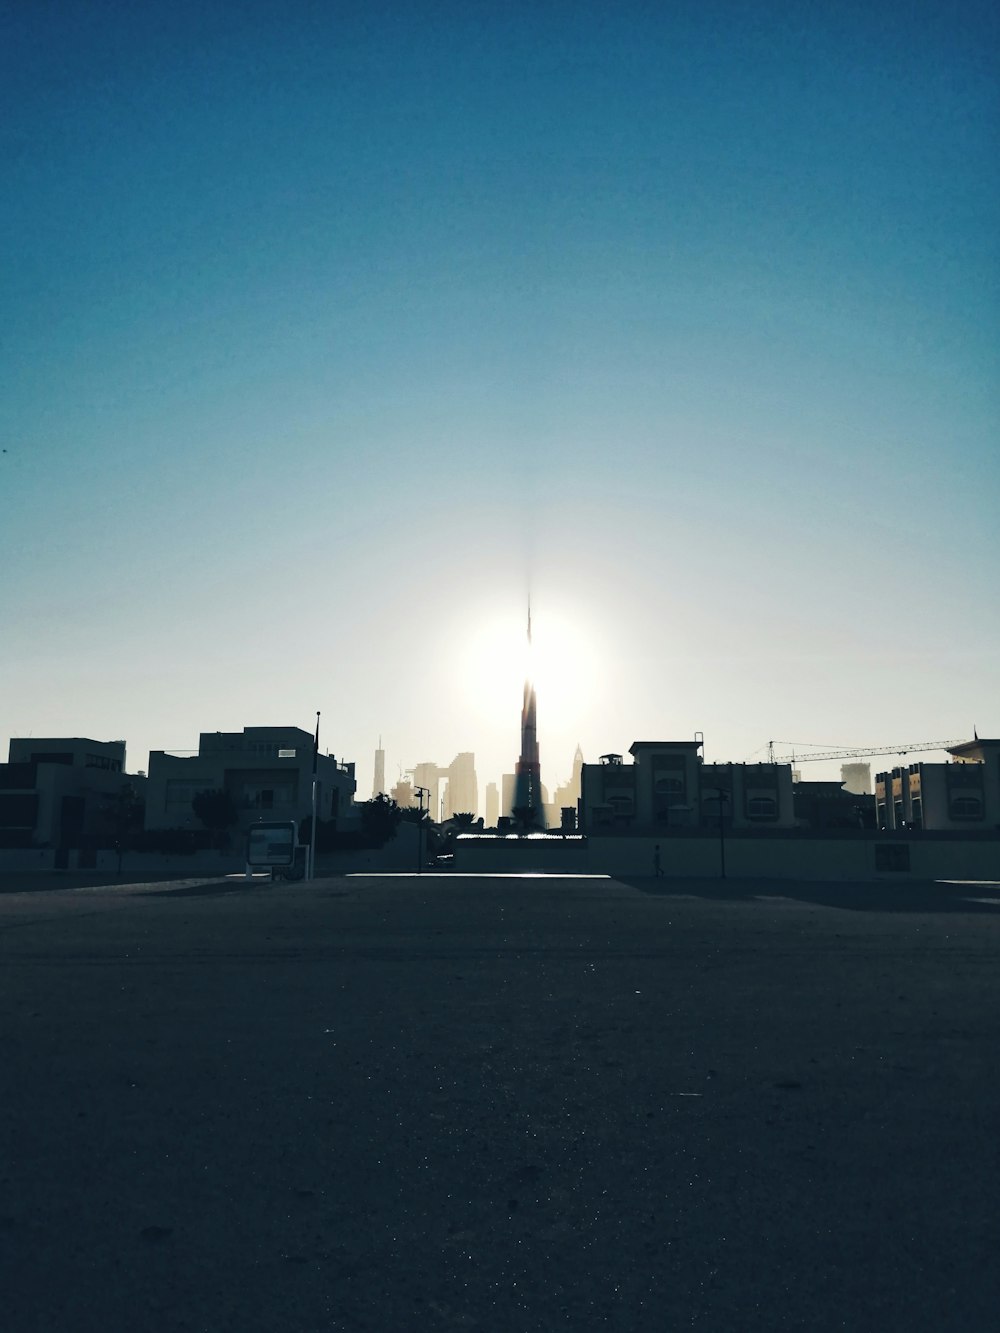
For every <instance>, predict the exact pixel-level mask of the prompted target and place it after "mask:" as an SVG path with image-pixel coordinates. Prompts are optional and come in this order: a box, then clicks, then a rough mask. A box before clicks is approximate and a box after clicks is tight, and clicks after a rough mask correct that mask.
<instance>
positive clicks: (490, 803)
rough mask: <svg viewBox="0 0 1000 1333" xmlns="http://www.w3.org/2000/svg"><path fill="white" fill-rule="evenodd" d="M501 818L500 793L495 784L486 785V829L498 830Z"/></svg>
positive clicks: (488, 783)
mask: <svg viewBox="0 0 1000 1333" xmlns="http://www.w3.org/2000/svg"><path fill="white" fill-rule="evenodd" d="M499 818H500V793H499V792H498V791H497V784H496V783H495V782H487V784H486V819H485V823H486V827H487V828H496V826H497V820H498V819H499Z"/></svg>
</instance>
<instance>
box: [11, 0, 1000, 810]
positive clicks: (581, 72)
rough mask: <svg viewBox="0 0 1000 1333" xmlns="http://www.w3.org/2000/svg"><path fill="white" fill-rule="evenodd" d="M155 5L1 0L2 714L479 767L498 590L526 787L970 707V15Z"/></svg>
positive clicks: (974, 315) (507, 718)
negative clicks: (638, 755)
mask: <svg viewBox="0 0 1000 1333" xmlns="http://www.w3.org/2000/svg"><path fill="white" fill-rule="evenodd" d="M138 11H139V12H136V7H133V6H130V5H124V4H121V5H119V4H114V3H105V4H98V5H93V4H87V5H83V4H80V5H72V4H65V3H60V4H50V5H46V4H44V3H42V4H33V5H31V6H23V7H21V8H20V10H19V11H18V12H16V13H14V14H13V15H11V14H10V13H8V15H7V17H6V19H5V20H4V29H5V31H4V34H3V41H2V42H0V51H2V54H0V63H2V68H0V85H2V88H3V92H2V93H0V96H2V98H3V106H2V111H3V115H2V126H3V128H2V130H0V162H2V181H0V185H2V191H0V193H2V197H3V200H4V203H3V208H2V210H0V242H2V245H3V253H4V254H5V256H6V258H7V262H6V263H5V264H4V265H3V271H2V274H0V316H2V321H0V330H2V333H0V336H2V348H3V356H2V358H0V404H2V406H0V431H2V439H3V447H4V448H6V449H7V453H6V454H5V455H0V463H2V465H3V466H2V473H0V558H2V567H3V570H4V578H3V580H2V583H0V614H2V624H3V641H4V651H3V654H2V657H0V736H3V735H10V734H13V735H20V734H24V733H26V732H28V731H33V732H34V734H36V735H41V734H67V733H72V734H86V735H93V736H96V737H98V738H108V737H111V736H119V735H123V736H125V737H126V739H127V740H128V742H129V747H130V752H129V758H130V764H131V766H132V767H144V766H145V759H146V753H147V752H148V750H149V748H151V747H154V748H160V747H164V748H188V747H190V746H194V745H195V744H196V743H197V733H198V731H199V730H209V729H212V730H214V729H217V728H230V727H240V726H243V725H247V724H251V725H252V724H255V723H258V724H259V723H272V722H284V721H289V722H298V723H301V724H302V725H307V726H308V725H309V723H310V719H311V718H312V716H313V715H314V713H315V710H316V708H321V709H322V710H323V714H324V719H325V723H324V726H325V740H326V741H327V743H328V744H329V747H330V749H331V750H333V751H334V752H336V753H338V754H343V755H345V756H346V757H348V758H354V759H356V760H357V761H358V764H359V774H360V784H359V785H360V787H361V789H362V794H364V795H367V794H368V784H370V773H371V751H372V749H373V748H374V745H375V743H376V741H377V738H378V735H379V733H381V734H382V736H383V738H384V743H385V746H386V750H387V765H388V772H389V774H390V776H395V773H396V771H397V769H398V767H399V766H402V767H404V768H405V767H408V766H410V765H412V764H413V763H415V762H417V761H420V760H423V759H428V758H432V759H437V760H438V761H439V762H441V763H447V762H448V761H449V760H450V759H451V757H452V756H453V754H454V753H455V752H456V751H457V750H462V749H472V750H475V751H476V754H477V758H478V761H479V762H478V767H479V772H480V780H481V782H482V783H485V782H486V781H489V780H499V776H500V773H501V772H503V771H504V770H505V769H509V768H510V766H511V764H512V762H513V759H514V758H515V757H516V746H517V716H518V708H519V692H520V685H519V681H518V680H517V679H516V676H515V673H514V672H513V671H511V670H506V668H505V669H504V670H503V671H501V670H500V669H499V668H498V667H497V663H496V661H495V656H496V654H495V653H494V654H493V655H492V657H491V662H490V663H489V664H484V663H482V662H477V660H476V659H475V654H474V653H473V654H472V656H471V657H470V652H469V644H470V643H476V642H481V641H483V642H485V641H488V642H490V643H492V644H494V645H495V644H496V642H497V639H496V633H495V631H496V627H497V626H498V625H499V626H503V627H504V629H503V632H504V633H507V632H508V630H509V633H510V635H511V636H513V637H516V635H517V633H518V632H519V631H518V630H517V629H516V628H515V626H519V625H520V622H521V607H522V606H523V603H524V599H525V594H526V589H527V588H528V586H529V585H530V586H531V588H532V589H533V597H534V605H535V616H536V626H537V627H538V630H539V634H542V633H543V629H544V627H545V625H546V623H548V625H549V627H550V631H551V636H550V637H551V638H552V641H553V645H554V649H555V652H556V653H557V654H558V652H559V651H561V652H562V653H563V655H564V658H565V663H564V667H563V670H564V679H563V680H562V681H561V683H560V681H559V679H558V677H555V678H553V680H552V681H551V682H550V687H549V688H550V696H551V694H553V693H558V694H559V698H558V699H554V698H551V697H550V699H549V700H546V699H545V698H544V697H543V698H541V699H540V701H539V727H540V738H541V744H542V759H543V777H544V778H545V780H546V781H548V782H550V783H552V782H554V781H555V780H557V779H559V778H562V777H564V776H566V774H567V773H568V771H569V765H570V762H571V758H572V752H573V748H574V746H575V744H576V742H577V740H580V741H581V742H582V743H583V747H584V751H585V753H586V754H587V755H588V757H594V756H596V754H598V753H600V752H601V751H604V750H613V749H619V750H623V749H627V747H628V745H629V744H630V743H631V742H632V741H633V740H635V739H639V738H659V737H669V736H686V735H689V734H690V733H691V732H693V731H694V730H695V729H700V730H703V731H704V732H705V734H706V739H707V742H708V753H709V757H710V758H732V759H742V758H744V757H745V756H746V755H747V754H749V753H751V752H752V751H754V750H755V749H756V748H757V747H759V746H760V745H762V744H764V743H765V742H766V741H767V740H768V739H769V738H771V737H781V736H790V737H791V738H792V739H795V740H798V741H818V742H822V743H825V744H828V743H836V744H845V745H846V744H864V743H871V744H875V743H885V744H889V743H895V742H897V741H911V740H919V739H923V738H930V739H937V738H942V739H943V738H950V737H958V736H962V735H965V734H967V733H968V732H969V731H970V730H971V727H972V725H973V723H975V724H976V725H978V727H979V730H980V734H985V733H987V732H992V733H993V734H997V733H998V732H1000V717H998V716H997V711H996V710H997V704H996V684H997V678H998V669H1000V616H998V610H997V607H998V598H997V595H996V588H997V586H998V574H1000V569H998V565H1000V560H998V539H997V522H996V513H997V501H998V498H1000V497H998V491H1000V486H998V481H1000V465H998V456H1000V450H998V443H997V441H998V424H1000V394H998V361H997V347H998V337H997V335H998V332H1000V330H998V309H1000V306H998V300H997V297H998V290H997V288H998V282H997V277H998V264H997V259H998V241H997V237H998V235H1000V229H998V221H1000V219H998V212H1000V209H998V202H1000V188H998V171H1000V167H998V163H1000V154H998V151H997V149H998V146H1000V145H998V126H1000V112H998V86H997V79H996V71H997V52H998V40H997V39H998V32H1000V22H998V20H997V18H996V17H995V15H994V13H993V8H992V7H991V6H987V5H985V4H983V5H978V4H967V3H958V4H956V5H951V6H943V5H920V4H911V5H906V6H904V5H887V4H878V3H875V4H871V5H860V4H858V5H841V6H836V7H834V8H833V11H832V12H831V13H829V14H827V15H815V14H813V13H812V12H811V11H808V10H807V9H805V8H803V7H802V6H800V5H791V4H789V5H784V6H782V5H771V6H768V5H763V6H758V7H757V8H756V9H755V10H752V11H751V10H750V9H749V8H748V7H744V6H736V5H733V4H727V5H712V4H697V5H695V4H691V5H675V6H670V7H667V6H653V5H629V4H625V5H619V6H614V7H612V6H598V5H588V4H573V5H570V4H533V5H523V6H518V5H513V6H510V5H508V6H503V7H500V6H495V7H491V6H469V5H457V4H455V5H446V4H440V5H421V6H404V5H400V4H385V5H382V6H381V7H380V6H377V5H375V6H373V5H370V4H366V5H364V6H362V5H337V4H303V3H300V4H295V3H291V4H284V5H281V6H280V7H279V6H278V5H271V4H248V5H240V6H235V5H229V6H213V5H211V4H200V5H197V6H196V5H193V4H192V5H186V4H183V3H181V4H175V5H172V6H170V7H169V9H168V8H167V7H163V9H162V11H161V12H153V11H152V8H151V7H149V8H148V9H147V7H138ZM491 626H492V628H490V627H491ZM484 627H485V628H484ZM484 634H485V639H484V638H483V636H484ZM491 635H492V636H493V637H490V636H491ZM513 660H517V652H516V645H515V647H514V648H512V661H513ZM470 671H472V672H474V673H475V675H476V679H475V680H473V681H470V680H469V679H468V676H469V673H470ZM817 775H818V770H817Z"/></svg>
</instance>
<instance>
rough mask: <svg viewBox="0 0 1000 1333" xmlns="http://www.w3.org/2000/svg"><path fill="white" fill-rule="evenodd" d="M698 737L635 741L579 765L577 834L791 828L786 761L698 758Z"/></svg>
mask: <svg viewBox="0 0 1000 1333" xmlns="http://www.w3.org/2000/svg"><path fill="white" fill-rule="evenodd" d="M701 748H702V741H701V740H700V739H695V740H690V741H687V740H685V741H636V742H635V743H634V744H633V745H632V746H631V747H630V748H629V754H630V755H632V757H633V762H632V763H631V764H626V763H625V762H624V760H623V757H622V756H621V755H620V754H613V753H612V754H605V755H602V756H601V760H600V763H598V764H584V765H583V766H582V769H581V775H580V776H581V796H580V829H581V831H582V832H584V833H601V832H607V833H611V832H621V831H623V830H628V831H632V832H656V833H669V832H671V831H672V830H679V829H693V828H700V829H705V828H718V826H719V823H720V821H721V822H722V823H723V824H724V825H725V826H726V827H727V828H732V829H752V828H794V826H795V813H794V807H793V801H792V770H791V768H790V766H789V765H788V764H706V763H704V761H703V759H702V756H701V754H700V753H699V751H700V750H701Z"/></svg>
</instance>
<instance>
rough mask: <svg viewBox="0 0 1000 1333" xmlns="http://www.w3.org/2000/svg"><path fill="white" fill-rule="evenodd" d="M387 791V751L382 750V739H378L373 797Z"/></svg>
mask: <svg viewBox="0 0 1000 1333" xmlns="http://www.w3.org/2000/svg"><path fill="white" fill-rule="evenodd" d="M384 791H385V751H384V750H383V749H382V737H381V736H380V737H379V738H378V749H377V750H376V751H375V781H374V782H373V783H372V795H373V796H381V795H382V794H383V792H384Z"/></svg>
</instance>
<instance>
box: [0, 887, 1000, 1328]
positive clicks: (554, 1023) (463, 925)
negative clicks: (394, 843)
mask: <svg viewBox="0 0 1000 1333" xmlns="http://www.w3.org/2000/svg"><path fill="white" fill-rule="evenodd" d="M653 889H657V890H658V891H657V892H653V891H652V890H653ZM765 891H766V892H770V893H777V892H778V891H779V890H778V889H774V890H765ZM780 892H781V893H782V894H786V895H787V894H789V893H790V894H791V895H792V896H790V897H765V896H760V895H761V893H762V886H761V885H760V884H756V885H752V886H742V887H741V886H740V885H738V884H737V885H732V884H730V885H718V884H716V885H712V884H704V883H699V884H693V885H688V886H684V885H674V886H668V885H667V884H666V883H665V882H664V881H662V880H661V881H659V882H658V883H654V882H652V881H647V882H645V883H643V884H640V883H638V882H637V883H636V884H635V885H632V886H630V885H626V884H622V883H618V882H614V881H611V880H583V879H580V880H572V879H562V880H558V879H503V878H496V879H488V880H487V879H460V878H450V879H449V878H427V879H424V880H422V881H418V880H416V879H412V878H411V879H364V880H363V879H346V880H327V881H321V882H318V883H317V884H314V885H311V886H301V885H300V886H296V885H276V886H274V887H270V886H266V887H265V886H262V885H260V884H255V885H253V886H251V887H244V886H243V885H242V884H241V883H238V882H237V883H234V882H229V883H225V884H214V885H213V884H188V885H181V886H176V885H175V886H162V887H159V888H157V887H155V886H146V887H141V886H137V887H125V888H117V889H109V890H101V889H89V890H79V891H68V892H56V893H45V894H35V895H28V894H25V895H19V894H14V895H6V896H3V897H0V951H2V955H0V957H2V981H0V1079H2V1123H0V1130H2V1133H0V1150H2V1160H0V1255H2V1273H0V1324H2V1327H3V1328H4V1329H5V1330H10V1333H29V1331H31V1333H33V1331H35V1330H37V1331H38V1333H43V1331H44V1333H55V1331H56V1330H59V1331H60V1333H74V1331H75V1330H85V1329H86V1330H90V1329H122V1330H132V1329H136V1330H157V1331H158V1330H175V1329H176V1330H189V1329H190V1330H205V1331H206V1333H216V1331H218V1333H223V1331H225V1333H230V1331H232V1333H257V1331H258V1330H259V1331H260V1333H280V1331H281V1330H302V1331H306V1330H310V1331H311V1330H317V1331H318V1330H326V1329H329V1330H357V1329H370V1330H423V1329H428V1330H435V1329H483V1330H500V1331H503V1330H513V1331H515V1333H516V1331H517V1330H536V1329H537V1330H548V1329H574V1330H590V1329H615V1330H622V1331H623V1333H631V1331H632V1330H657V1331H660V1330H669V1329H675V1328H676V1329H686V1328H701V1329H709V1330H710V1329H724V1330H728V1329H734V1330H748V1329H760V1330H771V1329H808V1330H826V1329H852V1330H854V1329H856V1330H868V1329H873V1330H881V1329H905V1330H935V1331H940V1330H951V1329H954V1330H978V1329H993V1328H995V1327H996V1326H997V1320H998V1310H1000V1281H998V1276H997V1274H998V1264H997V1240H998V1227H997V1216H998V1209H997V1184H998V1172H997V1159H998V1147H997V1145H998V1133H1000V1120H998V1115H997V1091H998V1084H1000V1076H998V1069H997V1054H998V1040H997V1039H998V1030H1000V1004H998V1000H1000V968H998V961H1000V960H998V953H1000V948H998V946H1000V901H998V898H997V894H996V891H995V890H994V891H988V890H986V889H982V888H979V889H973V888H969V887H961V886H958V887H954V888H941V889H932V888H923V889H921V888H920V887H918V886H906V887H904V888H900V889H898V890H895V891H892V892H890V891H888V890H884V889H880V888H876V887H874V886H872V887H862V888H853V889H838V888H836V887H833V886H830V887H826V888H824V887H823V886H798V887H796V886H791V887H789V886H787V885H786V886H783V887H782V888H781V890H780ZM977 899H978V901H976V900H977Z"/></svg>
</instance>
